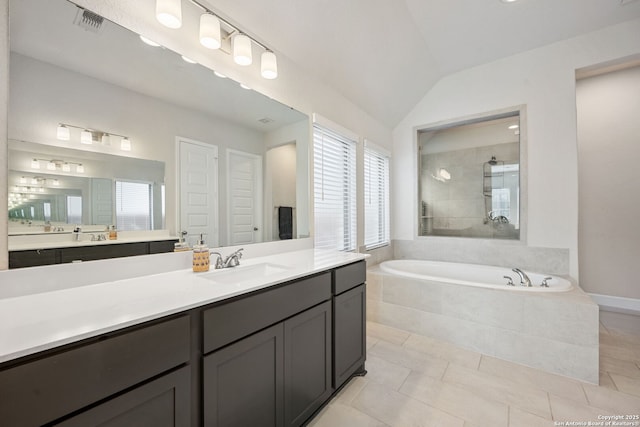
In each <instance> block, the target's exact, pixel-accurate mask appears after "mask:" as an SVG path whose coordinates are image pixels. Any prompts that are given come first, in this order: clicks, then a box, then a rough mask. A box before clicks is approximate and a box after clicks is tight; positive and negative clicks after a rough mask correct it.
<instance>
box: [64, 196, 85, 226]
mask: <svg viewBox="0 0 640 427" xmlns="http://www.w3.org/2000/svg"><path fill="white" fill-rule="evenodd" d="M67 224H82V197H81V196H67Z"/></svg>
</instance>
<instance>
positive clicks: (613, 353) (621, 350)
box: [600, 344, 640, 363]
mask: <svg viewBox="0 0 640 427" xmlns="http://www.w3.org/2000/svg"><path fill="white" fill-rule="evenodd" d="M602 356H604V357H610V358H613V359H619V360H626V361H628V362H634V363H637V362H638V361H640V358H639V357H638V354H637V353H636V352H635V351H634V350H633V349H632V348H630V347H629V346H622V345H611V344H600V357H602Z"/></svg>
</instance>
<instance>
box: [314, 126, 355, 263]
mask: <svg viewBox="0 0 640 427" xmlns="http://www.w3.org/2000/svg"><path fill="white" fill-rule="evenodd" d="M313 154H314V160H313V166H314V173H313V177H314V184H313V187H314V188H313V192H314V216H315V247H316V248H325V249H337V250H341V251H351V250H354V249H355V248H356V233H357V232H356V224H357V218H356V142H355V141H354V140H353V139H349V138H347V137H345V136H342V135H340V134H338V133H336V132H333V131H331V130H329V129H327V128H326V127H324V126H320V125H318V124H317V123H316V124H314V127H313Z"/></svg>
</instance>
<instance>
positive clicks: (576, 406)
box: [549, 394, 611, 423]
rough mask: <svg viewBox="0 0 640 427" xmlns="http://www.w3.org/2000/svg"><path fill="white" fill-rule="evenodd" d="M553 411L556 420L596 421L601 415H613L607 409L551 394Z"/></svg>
mask: <svg viewBox="0 0 640 427" xmlns="http://www.w3.org/2000/svg"><path fill="white" fill-rule="evenodd" d="M549 402H550V403H551V413H552V415H553V419H554V420H555V421H560V422H565V423H566V422H568V421H574V422H589V421H591V422H595V421H598V416H599V415H611V414H608V413H607V411H606V410H604V409H600V408H594V407H592V406H589V405H585V404H584V403H579V402H577V401H575V400H573V399H567V398H566V397H560V396H554V395H553V394H551V395H549Z"/></svg>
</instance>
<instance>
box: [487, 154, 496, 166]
mask: <svg viewBox="0 0 640 427" xmlns="http://www.w3.org/2000/svg"><path fill="white" fill-rule="evenodd" d="M487 163H489V164H490V165H491V166H494V165H497V164H498V161H497V160H496V156H491V160H489V161H488V162H487Z"/></svg>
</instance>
